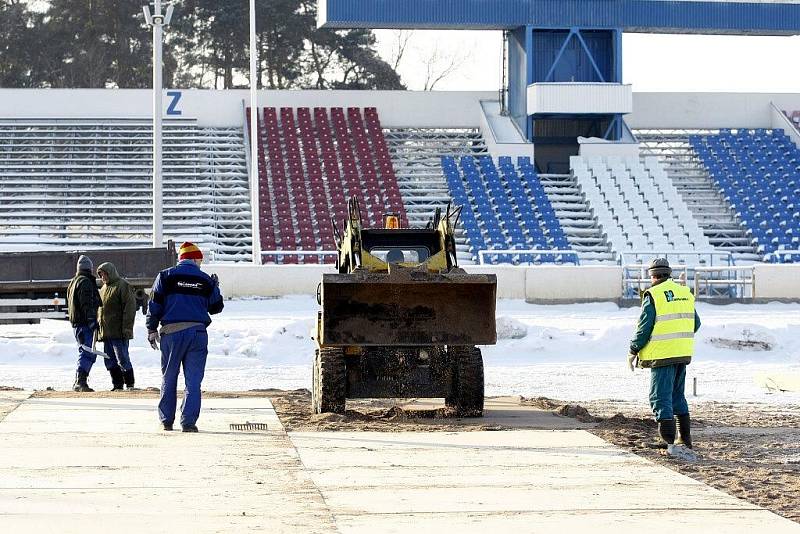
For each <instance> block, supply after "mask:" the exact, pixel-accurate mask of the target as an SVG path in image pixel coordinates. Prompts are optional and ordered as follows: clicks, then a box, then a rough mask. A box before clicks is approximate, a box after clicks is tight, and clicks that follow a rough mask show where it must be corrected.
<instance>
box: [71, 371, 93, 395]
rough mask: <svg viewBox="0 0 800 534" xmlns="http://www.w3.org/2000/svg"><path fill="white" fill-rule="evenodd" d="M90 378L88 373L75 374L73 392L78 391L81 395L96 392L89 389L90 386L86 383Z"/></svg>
mask: <svg viewBox="0 0 800 534" xmlns="http://www.w3.org/2000/svg"><path fill="white" fill-rule="evenodd" d="M88 378H89V374H88V373H84V372H83V371H77V372H76V373H75V384H74V385H73V386H72V391H77V392H79V393H92V392H94V390H93V389H92V388H90V387H89V384H88V383H87V382H86V381H87V380H88Z"/></svg>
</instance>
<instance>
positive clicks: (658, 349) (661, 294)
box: [628, 258, 700, 458]
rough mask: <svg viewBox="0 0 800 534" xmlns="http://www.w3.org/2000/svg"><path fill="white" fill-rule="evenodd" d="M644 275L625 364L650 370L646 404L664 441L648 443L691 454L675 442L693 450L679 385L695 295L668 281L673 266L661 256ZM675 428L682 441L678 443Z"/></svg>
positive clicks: (690, 344) (694, 320)
mask: <svg viewBox="0 0 800 534" xmlns="http://www.w3.org/2000/svg"><path fill="white" fill-rule="evenodd" d="M648 274H649V275H650V280H651V281H652V286H651V287H650V288H649V289H648V290H647V291H645V292H644V294H643V295H642V312H641V315H640V316H639V323H638V325H637V328H636V333H635V335H634V337H633V339H632V340H631V344H630V351H629V353H628V365H629V367H630V369H631V371H633V370H634V368H635V367H637V366H638V367H644V368H649V369H650V407H651V408H652V410H653V414H654V415H655V418H656V421H657V422H658V433H659V435H660V436H661V439H662V440H663V441H662V442H659V443H657V444H654V445H650V446H653V447H658V448H665V449H667V453H668V454H669V455H670V456H677V457H682V458H683V457H686V456H692V455H691V453H690V452H689V451H687V450H686V449H685V448H680V447H679V446H680V445H681V444H682V445H683V446H685V447H687V448H689V449H691V448H692V437H691V430H690V429H691V422H690V418H689V404H688V403H687V402H686V395H685V394H684V386H685V383H686V366H687V365H688V364H689V363H690V362H691V361H692V356H693V355H694V335H695V332H697V330H698V329H699V328H700V317H699V316H698V315H697V311H696V310H695V308H694V295H692V292H691V291H690V290H689V288H687V287H686V286H683V285H681V284H678V283H677V282H675V281H674V280H672V278H671V275H672V268H671V267H670V265H669V262H668V261H667V260H666V259H665V258H656V259H654V260H653V261H652V262H650V266H649V268H648ZM676 419H677V429H676V423H675V420H676ZM676 430H678V431H679V432H680V440H681V442H682V443H678V444H677V445H676Z"/></svg>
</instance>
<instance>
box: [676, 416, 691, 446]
mask: <svg viewBox="0 0 800 534" xmlns="http://www.w3.org/2000/svg"><path fill="white" fill-rule="evenodd" d="M678 432H679V433H680V435H681V441H682V442H683V444H684V445H686V446H687V447H688V448H690V449H691V448H692V421H691V419H690V418H689V414H688V413H687V414H685V415H679V416H678Z"/></svg>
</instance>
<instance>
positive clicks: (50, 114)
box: [0, 89, 800, 128]
mask: <svg viewBox="0 0 800 534" xmlns="http://www.w3.org/2000/svg"><path fill="white" fill-rule="evenodd" d="M166 91H171V89H165V93H166ZM181 92H182V97H181V100H180V103H179V104H178V109H179V110H180V111H182V115H180V117H183V118H192V119H197V120H198V122H199V123H200V124H201V125H208V126H241V125H242V120H243V115H242V102H243V101H244V100H246V99H248V98H249V92H248V91H247V90H231V91H212V90H199V89H184V90H181ZM496 99H497V94H496V93H495V92H492V91H489V92H468V91H463V92H462V91H459V92H454V91H448V92H444V91H442V92H438V91H260V92H259V104H260V105H261V106H278V107H280V106H292V107H297V106H308V107H313V106H323V107H331V106H342V107H346V106H358V107H367V106H374V107H377V108H378V111H379V113H380V115H381V121H382V122H383V124H384V125H385V126H389V127H404V126H416V127H453V128H478V127H479V126H480V124H481V109H480V105H477V104H479V102H480V101H481V100H490V101H491V100H496ZM170 101H171V99H170V98H167V97H165V98H164V108H165V110H166V107H167V106H168V105H169V104H170ZM151 102H152V92H151V91H149V90H146V89H0V118H87V117H88V118H98V117H101V118H107V117H125V118H140V119H148V118H149V117H150V116H151V106H152V104H151ZM770 102H774V103H775V105H776V106H777V107H778V108H779V109H781V110H795V109H800V94H786V93H783V94H781V93H778V94H775V93H634V94H633V113H631V114H630V115H627V116H626V119H625V120H626V122H627V123H628V125H629V126H630V127H631V128H737V127H748V128H770V127H771V124H772V119H771V114H770Z"/></svg>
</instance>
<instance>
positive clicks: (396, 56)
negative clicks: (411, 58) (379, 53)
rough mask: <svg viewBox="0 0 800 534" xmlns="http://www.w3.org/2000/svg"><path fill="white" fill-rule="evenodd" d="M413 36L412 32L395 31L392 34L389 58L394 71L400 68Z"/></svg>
mask: <svg viewBox="0 0 800 534" xmlns="http://www.w3.org/2000/svg"><path fill="white" fill-rule="evenodd" d="M413 36H414V30H397V31H396V32H394V41H393V42H392V55H391V57H390V58H389V59H390V65H391V66H392V68H393V69H394V70H397V69H398V68H399V67H400V63H401V62H402V61H403V56H404V55H405V53H406V49H407V48H408V43H409V42H410V41H411V38H412V37H413Z"/></svg>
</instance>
